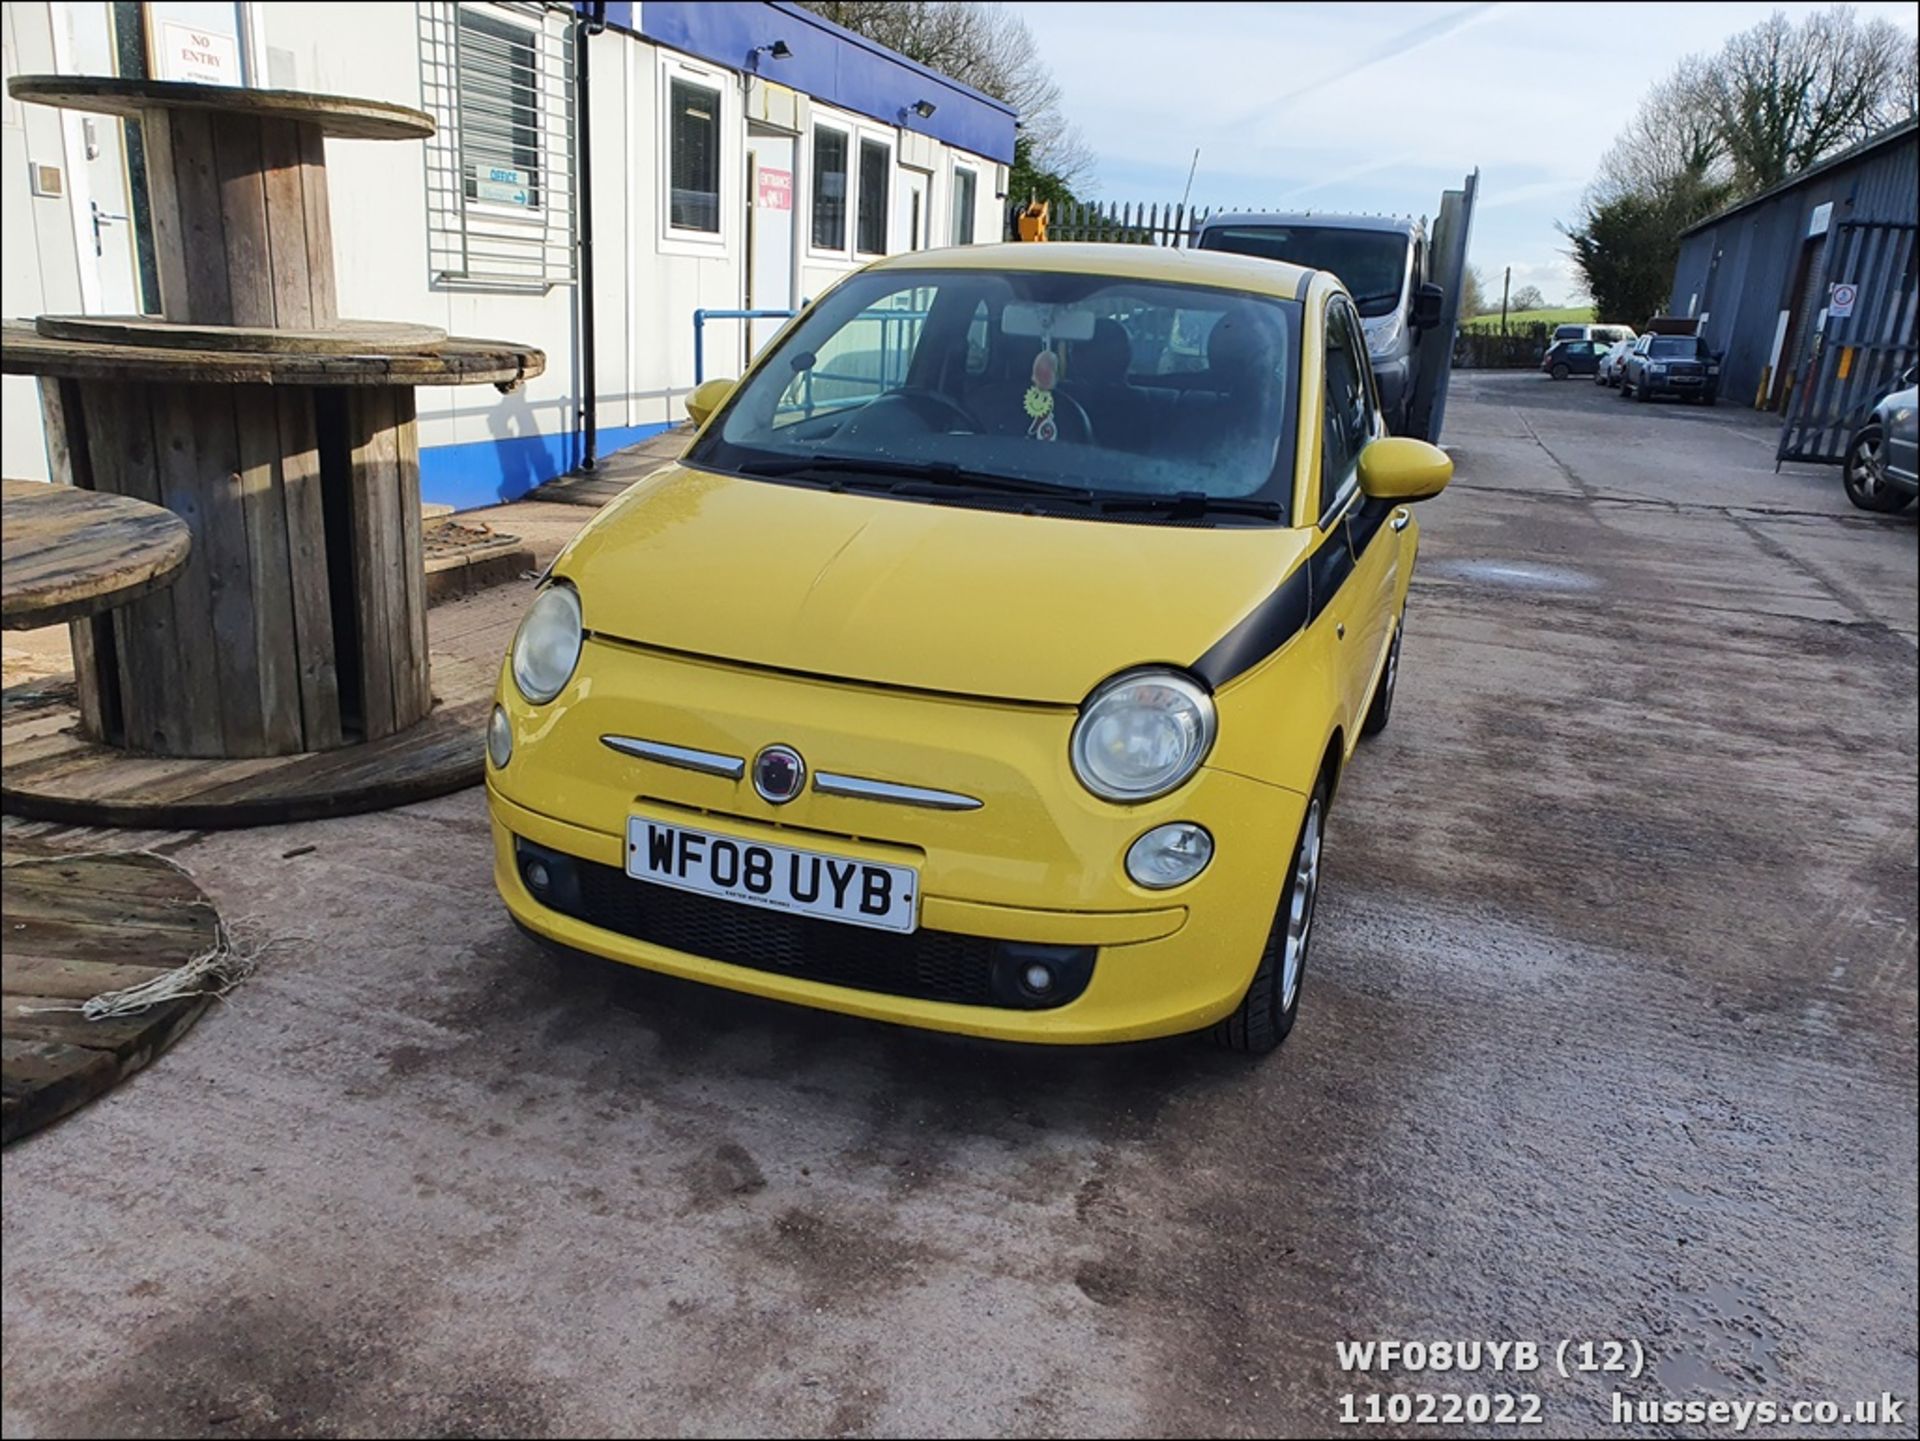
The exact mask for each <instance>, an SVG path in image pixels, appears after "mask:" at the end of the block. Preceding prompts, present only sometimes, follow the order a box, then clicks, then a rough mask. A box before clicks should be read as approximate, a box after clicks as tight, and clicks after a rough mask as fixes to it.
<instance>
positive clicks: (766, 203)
mask: <svg viewBox="0 0 1920 1441" xmlns="http://www.w3.org/2000/svg"><path fill="white" fill-rule="evenodd" d="M755 194H756V196H757V199H756V200H755V201H754V204H756V205H758V206H759V207H760V208H761V209H762V210H791V209H793V172H792V171H791V170H769V169H768V168H767V167H766V166H764V165H762V166H761V167H760V182H759V184H758V185H757V186H756V187H755Z"/></svg>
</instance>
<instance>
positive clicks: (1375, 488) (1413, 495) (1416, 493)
mask: <svg viewBox="0 0 1920 1441" xmlns="http://www.w3.org/2000/svg"><path fill="white" fill-rule="evenodd" d="M1452 479H1453V461H1452V460H1451V459H1450V458H1449V457H1448V455H1447V453H1446V452H1445V451H1444V450H1442V449H1441V448H1440V447H1439V446H1437V445H1428V444H1427V443H1426V442H1425V441H1424V440H1415V439H1414V438H1413V437H1412V436H1408V435H1391V436H1387V437H1386V438H1384V439H1382V440H1375V441H1371V442H1369V443H1368V445H1367V446H1366V448H1365V449H1363V450H1362V451H1361V452H1360V489H1361V491H1362V492H1364V493H1365V494H1366V495H1367V496H1368V497H1369V498H1371V499H1373V500H1388V501H1414V500H1430V499H1432V498H1433V497H1434V496H1436V495H1438V494H1439V493H1440V492H1441V491H1443V490H1445V489H1446V488H1447V482H1448V481H1450V480H1452Z"/></svg>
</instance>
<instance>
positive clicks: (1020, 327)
mask: <svg viewBox="0 0 1920 1441" xmlns="http://www.w3.org/2000/svg"><path fill="white" fill-rule="evenodd" d="M1000 328H1001V329H1002V330H1003V331H1005V332H1006V333H1007V334H1008V335H1024V336H1035V337H1038V336H1042V335H1051V336H1052V337H1053V338H1054V339H1055V340H1091V339H1093V312H1092V311H1091V310H1076V309H1074V308H1073V307H1072V306H1070V305H1032V304H1028V303H1026V302H1025V301H1016V302H1014V303H1013V304H1010V305H1008V306H1007V308H1006V309H1005V310H1004V311H1002V312H1001V314H1000Z"/></svg>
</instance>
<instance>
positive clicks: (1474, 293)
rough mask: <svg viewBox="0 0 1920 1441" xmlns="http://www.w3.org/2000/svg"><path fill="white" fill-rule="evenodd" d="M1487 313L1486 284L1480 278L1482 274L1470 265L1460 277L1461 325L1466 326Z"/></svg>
mask: <svg viewBox="0 0 1920 1441" xmlns="http://www.w3.org/2000/svg"><path fill="white" fill-rule="evenodd" d="M1486 313H1487V287H1486V282H1485V281H1483V280H1482V279H1481V278H1480V272H1479V271H1478V270H1477V269H1475V268H1474V267H1473V266H1471V265H1469V266H1468V267H1467V268H1466V269H1465V270H1464V271H1463V272H1462V273H1461V276H1460V323H1461V324H1462V325H1465V324H1466V323H1467V322H1468V321H1469V320H1471V319H1473V317H1474V316H1476V315H1485V314H1486Z"/></svg>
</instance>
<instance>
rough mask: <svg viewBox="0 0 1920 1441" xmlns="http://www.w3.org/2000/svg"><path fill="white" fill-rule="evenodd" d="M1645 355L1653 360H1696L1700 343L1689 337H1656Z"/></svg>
mask: <svg viewBox="0 0 1920 1441" xmlns="http://www.w3.org/2000/svg"><path fill="white" fill-rule="evenodd" d="M1647 354H1648V355H1650V356H1652V357H1653V358H1654V359H1655V360H1697V359H1699V356H1700V342H1699V340H1698V339H1696V338H1695V337H1694V336H1691V335H1656V336H1655V337H1654V338H1653V343H1652V344H1651V345H1649V346H1648V347H1647Z"/></svg>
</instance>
